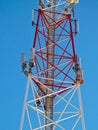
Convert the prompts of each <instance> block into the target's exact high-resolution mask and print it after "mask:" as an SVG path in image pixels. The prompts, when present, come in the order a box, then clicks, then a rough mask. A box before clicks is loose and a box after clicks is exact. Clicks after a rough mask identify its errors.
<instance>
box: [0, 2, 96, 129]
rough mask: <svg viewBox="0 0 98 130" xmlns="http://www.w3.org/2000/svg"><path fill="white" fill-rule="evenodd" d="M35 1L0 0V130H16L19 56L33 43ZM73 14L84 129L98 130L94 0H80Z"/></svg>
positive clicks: (19, 97) (22, 81) (21, 77)
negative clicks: (76, 27)
mask: <svg viewBox="0 0 98 130" xmlns="http://www.w3.org/2000/svg"><path fill="white" fill-rule="evenodd" d="M36 3H37V0H36V1H34V0H32V1H31V0H30V1H27V0H14V1H13V0H0V69H1V70H0V130H18V129H19V125H20V118H21V112H22V105H23V99H24V93H25V86H26V77H25V76H24V75H23V74H22V73H21V66H20V54H21V52H22V51H25V52H26V53H29V49H30V48H31V46H32V42H33V28H32V26H31V11H32V8H35V6H34V5H35V4H36ZM75 15H76V17H77V19H79V21H80V33H79V35H78V36H77V37H76V51H77V53H78V55H80V56H81V59H82V67H83V71H84V79H85V82H84V84H83V85H82V86H81V91H82V99H83V106H84V107H83V108H84V114H85V124H86V129H87V130H98V101H97V99H98V84H97V81H98V61H97V59H98V40H97V38H98V1H97V0H93V1H85V0H81V1H80V3H79V4H77V5H76V11H75Z"/></svg>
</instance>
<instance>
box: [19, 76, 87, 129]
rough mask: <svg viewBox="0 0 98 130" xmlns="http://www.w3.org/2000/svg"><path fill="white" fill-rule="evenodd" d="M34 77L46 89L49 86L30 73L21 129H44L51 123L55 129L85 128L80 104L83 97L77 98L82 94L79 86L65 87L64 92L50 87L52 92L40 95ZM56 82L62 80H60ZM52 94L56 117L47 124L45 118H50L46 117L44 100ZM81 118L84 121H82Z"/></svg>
mask: <svg viewBox="0 0 98 130" xmlns="http://www.w3.org/2000/svg"><path fill="white" fill-rule="evenodd" d="M32 78H33V79H34V80H35V81H36V82H39V83H40V84H41V85H43V87H44V88H45V89H46V88H47V86H46V85H44V84H43V83H42V82H40V81H39V80H38V79H37V77H33V75H31V74H29V75H28V81H27V87H26V93H25V98H24V106H23V113H22V120H21V126H20V130H26V129H28V130H29V129H30V130H44V129H45V127H46V126H49V125H51V124H53V130H75V129H76V130H77V129H81V130H85V124H84V119H83V110H82V106H81V105H80V104H81V97H79V101H78V100H77V98H78V94H79V95H81V93H80V87H79V86H75V85H70V86H69V87H67V88H64V89H63V91H65V93H62V92H63V91H62V90H57V91H55V92H54V91H52V90H50V89H49V88H48V89H49V90H50V91H51V94H47V95H42V96H40V95H39V94H38V90H37V87H36V83H35V81H34V80H32ZM56 82H61V81H60V80H58V81H56ZM60 93H62V94H60ZM50 95H52V96H54V105H53V109H54V111H53V114H54V119H53V120H51V124H47V125H45V123H44V119H45V118H47V119H49V118H48V117H45V104H44V100H45V98H46V97H48V96H50ZM38 101H40V105H39V106H38V104H37V102H38ZM49 120H50V119H49ZM81 120H82V121H83V122H82V123H81Z"/></svg>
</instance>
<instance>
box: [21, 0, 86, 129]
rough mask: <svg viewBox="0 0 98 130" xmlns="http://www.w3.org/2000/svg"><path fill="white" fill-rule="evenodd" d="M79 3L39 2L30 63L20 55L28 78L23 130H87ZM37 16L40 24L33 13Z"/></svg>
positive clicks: (43, 0)
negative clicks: (78, 44) (79, 47)
mask: <svg viewBox="0 0 98 130" xmlns="http://www.w3.org/2000/svg"><path fill="white" fill-rule="evenodd" d="M77 2H78V0H66V1H65V0H39V9H38V10H33V11H32V14H33V17H32V25H33V26H35V32H34V41H33V46H32V48H31V50H30V58H29V60H26V59H25V54H24V53H22V55H21V65H22V72H23V73H24V74H25V75H26V76H27V77H28V81H27V86H26V93H25V98H24V105H23V112H22V117H21V123H20V130H25V129H27V130H29V129H30V130H69V129H70V130H77V129H79V130H85V122H84V114H83V108H82V97H81V92H80V86H81V84H83V82H84V80H83V74H82V68H81V65H80V61H79V58H78V56H77V54H76V50H75V43H74V36H75V35H76V34H77V33H78V21H77V20H76V19H75V17H74V5H75V4H76V3H77ZM36 12H37V14H38V15H37V21H36V22H35V21H34V13H36Z"/></svg>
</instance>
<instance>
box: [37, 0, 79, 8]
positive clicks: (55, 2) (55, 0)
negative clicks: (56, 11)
mask: <svg viewBox="0 0 98 130" xmlns="http://www.w3.org/2000/svg"><path fill="white" fill-rule="evenodd" d="M76 3H79V0H39V8H41V9H43V10H48V9H50V8H53V7H55V8H58V7H59V6H63V7H68V6H71V5H74V4H76Z"/></svg>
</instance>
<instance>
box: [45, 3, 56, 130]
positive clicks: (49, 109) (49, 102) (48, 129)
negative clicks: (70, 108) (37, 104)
mask: <svg viewBox="0 0 98 130" xmlns="http://www.w3.org/2000/svg"><path fill="white" fill-rule="evenodd" d="M50 2H51V3H52V5H54V4H55V0H50ZM50 11H51V12H53V11H54V7H52V8H50ZM50 17H51V18H52V19H54V18H55V16H54V14H53V13H50ZM49 23H51V20H49ZM47 30H48V37H49V39H51V40H52V41H54V33H55V25H54V24H52V25H50V26H49V27H48V29H47ZM49 39H48V41H47V43H46V46H47V50H46V53H47V59H48V62H50V63H51V65H54V56H53V55H49V54H54V45H53V46H49V45H52V44H53V43H52V42H51V41H50V40H49ZM48 62H47V69H48V68H51V67H52V66H51V65H50V64H48ZM47 78H50V79H53V78H54V69H50V70H48V72H47ZM47 83H48V84H53V80H47ZM48 87H49V89H50V90H49V89H48V88H47V90H46V93H47V95H48V94H50V93H52V91H51V90H53V87H52V86H48ZM45 117H46V118H45V125H46V126H45V130H53V124H51V125H49V124H50V123H52V121H53V96H52V95H51V96H47V97H46V110H45ZM47 118H48V119H47Z"/></svg>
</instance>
